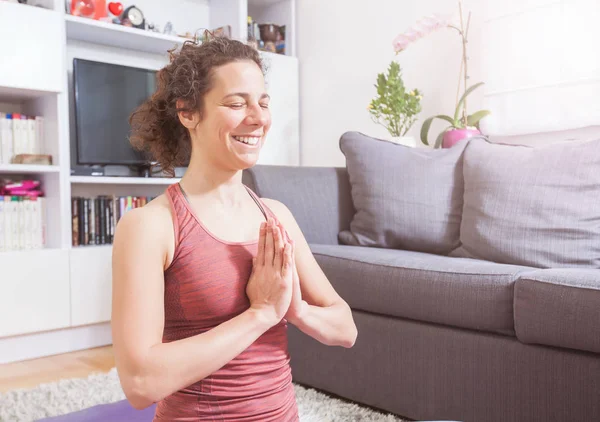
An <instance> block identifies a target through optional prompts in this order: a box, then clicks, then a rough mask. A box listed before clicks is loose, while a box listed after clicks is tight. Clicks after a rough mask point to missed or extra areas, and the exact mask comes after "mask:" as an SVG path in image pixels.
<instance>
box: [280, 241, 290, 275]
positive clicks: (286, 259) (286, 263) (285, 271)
mask: <svg viewBox="0 0 600 422" xmlns="http://www.w3.org/2000/svg"><path fill="white" fill-rule="evenodd" d="M290 271H292V246H291V245H290V244H289V243H286V244H285V246H284V248H283V264H282V266H281V274H282V275H283V277H284V279H287V277H288V276H289V275H290Z"/></svg>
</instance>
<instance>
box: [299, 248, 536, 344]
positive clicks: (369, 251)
mask: <svg viewBox="0 0 600 422" xmlns="http://www.w3.org/2000/svg"><path fill="white" fill-rule="evenodd" d="M310 246H311V250H312V252H313V254H314V256H315V258H316V260H317V262H318V263H319V265H320V266H321V268H322V269H323V271H324V272H325V274H326V275H327V277H328V279H329V280H330V281H331V283H332V285H333V287H334V288H335V289H336V291H337V292H338V293H339V294H340V295H341V296H342V297H343V298H344V300H346V301H347V302H348V304H349V305H350V307H351V308H353V309H357V310H362V311H369V312H374V313H378V314H383V315H389V316H396V317H403V318H409V319H414V320H418V321H426V322H434V323H438V324H445V325H451V326H456V327H464V328H471V329H474V330H480V331H491V332H497V333H501V334H508V335H514V325H513V285H514V282H515V280H516V279H517V278H518V277H519V275H520V274H522V273H523V272H525V271H528V270H532V269H531V268H526V267H519V266H514V265H503V264H495V263H492V262H486V261H478V260H474V259H467V258H451V257H447V256H441V255H433V254H427V253H422V252H414V251H402V250H394V249H383V248H372V247H364V246H345V245H315V244H311V245H310Z"/></svg>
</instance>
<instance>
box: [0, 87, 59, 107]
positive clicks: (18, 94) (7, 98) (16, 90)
mask: <svg viewBox="0 0 600 422" xmlns="http://www.w3.org/2000/svg"><path fill="white" fill-rule="evenodd" d="M57 93H58V92H57V91H41V90H39V89H28V88H25V87H8V86H0V102H5V103H6V102H12V101H17V102H21V101H25V100H31V99H33V98H39V97H43V96H46V95H52V94H57Z"/></svg>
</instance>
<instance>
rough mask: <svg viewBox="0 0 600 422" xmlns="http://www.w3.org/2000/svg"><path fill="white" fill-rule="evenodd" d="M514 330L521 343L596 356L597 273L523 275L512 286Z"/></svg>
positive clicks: (599, 338)
mask: <svg viewBox="0 0 600 422" xmlns="http://www.w3.org/2000/svg"><path fill="white" fill-rule="evenodd" d="M515 331H516V335H517V337H518V338H519V340H520V341H522V342H524V343H536V344H546V345H549V346H559V347H568V348H572V349H578V350H587V351H590V352H596V353H600V270H590V269H580V268H575V269H564V268H553V269H545V270H538V271H535V272H532V273H528V274H526V275H523V276H522V277H521V278H520V279H519V280H517V283H516V285H515Z"/></svg>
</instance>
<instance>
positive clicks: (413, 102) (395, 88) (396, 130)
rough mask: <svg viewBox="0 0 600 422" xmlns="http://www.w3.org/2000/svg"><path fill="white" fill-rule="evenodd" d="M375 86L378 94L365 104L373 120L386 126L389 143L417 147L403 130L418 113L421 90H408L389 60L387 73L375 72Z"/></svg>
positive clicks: (414, 119) (408, 126)
mask: <svg viewBox="0 0 600 422" xmlns="http://www.w3.org/2000/svg"><path fill="white" fill-rule="evenodd" d="M375 88H376V89H377V97H376V98H374V99H373V100H371V102H370V103H369V105H368V107H367V109H368V110H369V113H370V114H371V118H372V119H373V121H374V122H375V123H377V124H380V125H382V126H383V127H385V128H386V129H387V131H388V132H389V133H390V135H391V136H392V139H391V141H392V142H395V143H399V144H403V145H407V146H412V147H416V142H415V139H414V138H412V137H407V136H406V133H407V132H408V130H409V129H410V128H411V127H412V125H413V124H414V123H415V121H416V120H417V117H416V116H417V114H419V112H421V99H422V98H423V97H422V95H421V92H420V91H419V90H418V89H413V90H412V91H407V89H406V87H405V86H404V81H403V80H402V71H401V69H400V65H399V64H398V63H397V62H396V61H392V62H391V63H390V65H389V67H388V69H387V73H386V74H384V73H379V74H378V75H377V84H376V85H375Z"/></svg>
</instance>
